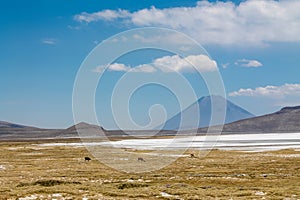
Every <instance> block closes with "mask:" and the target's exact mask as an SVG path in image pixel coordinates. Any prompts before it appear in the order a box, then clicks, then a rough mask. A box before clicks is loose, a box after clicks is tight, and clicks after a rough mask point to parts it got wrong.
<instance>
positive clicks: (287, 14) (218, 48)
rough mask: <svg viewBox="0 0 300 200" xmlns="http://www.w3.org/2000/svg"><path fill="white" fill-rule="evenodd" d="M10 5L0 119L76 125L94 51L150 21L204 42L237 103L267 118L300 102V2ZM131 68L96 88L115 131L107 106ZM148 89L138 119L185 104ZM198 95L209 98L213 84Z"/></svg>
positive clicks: (150, 54)
mask: <svg viewBox="0 0 300 200" xmlns="http://www.w3.org/2000/svg"><path fill="white" fill-rule="evenodd" d="M1 3H2V4H1V7H0V15H1V17H0V26H1V29H0V36H1V37H0V43H1V45H0V52H1V54H0V90H1V95H0V120H3V121H11V122H16V123H21V124H27V125H33V126H38V127H63V128H65V127H68V126H69V125H71V124H72V123H73V118H72V92H73V84H74V81H75V78H76V74H77V71H78V70H79V67H80V65H81V63H82V62H83V60H84V59H85V57H86V56H87V55H88V54H89V52H90V51H91V50H92V49H93V48H95V47H96V46H97V45H98V44H99V43H101V42H102V41H103V40H105V39H107V38H108V37H111V36H113V35H115V34H117V33H120V32H122V31H126V30H129V29H132V28H142V27H149V26H151V27H162V28H171V29H174V30H177V31H180V32H183V33H185V34H187V35H188V36H190V37H192V38H194V39H195V40H196V41H198V42H200V43H201V44H202V45H203V47H204V48H205V49H206V50H207V51H208V53H209V55H210V56H211V59H212V60H214V61H216V63H217V66H218V68H219V71H220V73H221V75H222V78H223V82H224V85H225V89H226V94H227V97H228V99H230V100H232V101H233V102H234V103H237V104H238V105H240V106H242V107H244V108H245V109H247V110H249V111H250V112H252V113H254V114H256V115H262V114H265V113H269V112H274V111H276V110H278V109H280V108H281V107H283V106H289V105H300V81H299V75H300V68H299V63H300V57H299V52H300V15H299V12H298V10H299V9H300V3H299V2H298V1H292V0H285V1H272V0H270V1H223V2H222V1H219V2H214V1H210V2H200V1H199V2H198V1H161V0H160V1H137V0H135V1H111V2H110V1H107V2H103V1H96V0H94V1H92V0H90V1H84V0H74V1H72V2H70V1H66V0H51V1H50V0H43V1H38V0H35V1H33V0H32V1H16V0H12V1H2V2H1ZM164 56H172V55H171V54H170V53H168V52H163V51H158V50H148V51H146V50H145V51H140V52H132V53H130V54H128V55H124V56H123V57H120V58H119V59H117V60H116V63H122V64H124V66H125V67H126V66H127V67H128V66H131V67H134V66H138V65H142V64H147V63H151V62H153V61H155V59H158V58H162V57H164ZM124 66H123V67H124ZM123 74H124V71H118V70H111V71H110V72H107V73H106V74H105V77H104V78H105V79H104V81H103V83H102V85H101V86H99V88H98V90H97V94H96V108H97V115H98V118H99V120H100V119H101V122H100V123H102V124H103V125H104V126H105V127H106V128H113V123H112V122H111V113H110V111H109V108H108V107H109V104H108V102H109V100H110V96H111V89H112V87H113V86H114V84H115V82H116V81H117V80H118V79H119V78H120V77H121V76H122V75H123ZM140 76H146V75H143V73H142V72H141V73H140ZM185 76H186V77H188V79H189V80H190V81H191V83H192V85H193V86H194V85H195V86H196V85H197V84H199V85H203V84H204V83H203V81H202V82H201V78H199V77H198V76H197V75H195V74H193V73H186V74H185ZM101 88H102V89H101ZM103 88H104V89H103ZM203 88H205V85H203ZM144 93H146V94H147V95H144ZM144 93H138V92H137V93H136V94H135V96H134V97H135V98H136V100H133V102H131V104H130V105H131V106H130V109H131V110H132V112H133V113H134V114H133V118H135V120H137V122H138V123H141V124H145V123H147V120H149V119H148V118H147V117H144V116H146V115H145V113H147V109H148V108H149V106H151V105H152V104H156V103H162V104H163V105H166V109H167V111H168V112H169V114H170V115H172V114H174V112H176V110H177V107H176V100H175V99H174V96H172V95H171V94H169V92H168V91H164V92H162V90H161V88H160V89H159V88H158V87H155V86H153V88H151V87H148V88H145V91H144ZM196 93H197V95H198V96H199V97H200V96H202V95H207V91H205V89H203V90H201V91H196ZM156 94H160V95H159V97H160V98H157V97H154V96H155V95H156ZM151 96H152V97H153V98H149V97H151ZM167 96H168V97H167ZM145 99H146V100H145ZM164 99H168V101H169V100H170V99H173V100H170V101H171V102H172V103H168V102H167V101H166V100H164ZM175 108H176V109H175Z"/></svg>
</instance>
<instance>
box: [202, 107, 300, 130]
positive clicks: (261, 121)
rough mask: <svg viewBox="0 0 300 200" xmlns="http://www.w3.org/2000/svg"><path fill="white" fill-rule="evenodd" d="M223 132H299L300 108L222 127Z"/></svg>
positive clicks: (286, 109) (280, 111)
mask: <svg viewBox="0 0 300 200" xmlns="http://www.w3.org/2000/svg"><path fill="white" fill-rule="evenodd" d="M206 130H207V129H205V128H202V129H199V130H198V131H199V132H206ZM223 132H229V133H237V132H238V133H246V132H256V133H272V132H300V106H295V107H284V108H282V109H281V110H279V111H277V112H275V113H272V114H267V115H263V116H259V117H254V118H250V119H244V120H240V121H237V122H233V123H229V124H226V125H224V127H223Z"/></svg>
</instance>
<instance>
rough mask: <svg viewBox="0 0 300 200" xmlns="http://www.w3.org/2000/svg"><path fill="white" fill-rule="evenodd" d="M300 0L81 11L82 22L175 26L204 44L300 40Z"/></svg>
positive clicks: (266, 0)
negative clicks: (130, 10) (131, 10)
mask: <svg viewBox="0 0 300 200" xmlns="http://www.w3.org/2000/svg"><path fill="white" fill-rule="evenodd" d="M299 10H300V1H296V0H279V1H275V0H247V1H243V2H241V3H240V4H238V5H236V4H234V3H233V2H230V1H229V2H221V1H217V2H208V1H199V2H198V3H197V5H195V6H193V7H173V8H164V9H159V8H155V7H151V8H148V9H147V8H146V9H141V10H137V11H135V12H129V11H126V10H103V11H99V12H95V13H86V12H85V13H81V14H78V15H76V16H75V17H74V19H75V20H77V21H79V22H86V23H89V22H93V21H99V20H108V21H112V20H120V22H122V23H126V24H132V25H134V26H137V27H145V26H158V27H166V28H173V29H176V30H178V31H182V32H184V33H187V34H188V35H190V36H192V37H193V38H195V39H196V40H198V41H199V42H201V43H202V44H244V43H247V44H252V45H255V44H256V45H257V44H259V45H261V44H265V43H268V42H287V41H288V42H300V37H299V35H300V12H299Z"/></svg>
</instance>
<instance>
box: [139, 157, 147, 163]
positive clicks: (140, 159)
mask: <svg viewBox="0 0 300 200" xmlns="http://www.w3.org/2000/svg"><path fill="white" fill-rule="evenodd" d="M138 161H141V162H146V161H145V160H144V158H141V157H139V158H138Z"/></svg>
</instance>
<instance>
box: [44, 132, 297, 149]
mask: <svg viewBox="0 0 300 200" xmlns="http://www.w3.org/2000/svg"><path fill="white" fill-rule="evenodd" d="M39 145H40V146H97V145H100V146H112V147H116V148H132V149H140V150H156V149H168V150H172V149H182V148H184V149H185V148H197V149H211V148H213V149H222V150H240V151H270V150H280V149H289V148H292V149H299V148H300V133H268V134H266V133H264V134H261V133H256V134H232V135H220V136H217V135H213V136H178V137H176V138H162V139H158V138H156V139H123V140H119V141H105V142H85V143H78V142H75V143H44V144H39Z"/></svg>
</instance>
